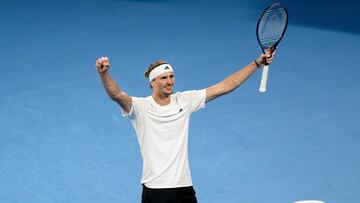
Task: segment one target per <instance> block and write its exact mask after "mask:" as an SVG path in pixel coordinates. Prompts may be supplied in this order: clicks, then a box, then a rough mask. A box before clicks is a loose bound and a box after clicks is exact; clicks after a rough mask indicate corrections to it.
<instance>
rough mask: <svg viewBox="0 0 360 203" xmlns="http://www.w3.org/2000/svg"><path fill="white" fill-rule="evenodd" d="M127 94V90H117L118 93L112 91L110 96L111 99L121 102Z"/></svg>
mask: <svg viewBox="0 0 360 203" xmlns="http://www.w3.org/2000/svg"><path fill="white" fill-rule="evenodd" d="M126 95H127V94H126V93H125V92H121V91H120V92H116V93H110V94H109V97H110V99H111V100H113V101H116V102H119V101H121V100H122V98H124V97H125V96H126Z"/></svg>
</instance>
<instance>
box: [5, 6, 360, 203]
mask: <svg viewBox="0 0 360 203" xmlns="http://www.w3.org/2000/svg"><path fill="white" fill-rule="evenodd" d="M268 3H269V1H250V0H249V1H239V2H237V1H235V0H233V1H232V0H227V1H190V0H185V1H180V0H173V1H165V0H157V1H146V0H137V1H135V0H134V1H121V0H102V1H97V0H89V1H85V0H81V1H70V0H65V1H45V0H43V1H41V0H35V1H25V0H23V1H11V2H10V1H9V2H4V3H2V5H1V7H0V16H1V18H0V25H1V28H2V31H1V33H2V34H1V39H0V51H1V54H0V59H1V65H0V71H1V73H0V199H1V202H3V203H65V202H66V203H67V202H70V203H104V202H106V203H115V202H116V203H118V202H124V203H132V202H140V194H141V185H140V178H141V170H142V159H141V156H140V150H139V146H138V143H137V139H136V135H135V132H134V130H133V128H132V126H131V124H130V122H129V121H128V120H127V119H125V118H123V117H122V116H121V114H120V109H119V107H118V106H117V105H116V104H115V103H113V102H112V101H111V100H110V99H108V97H107V96H106V94H105V92H104V90H103V87H102V85H101V83H100V80H99V78H98V75H97V73H96V71H95V66H94V65H95V60H96V59H97V58H98V57H100V56H108V57H109V58H110V60H111V64H112V67H111V70H110V71H111V74H112V76H113V77H114V79H115V80H116V81H117V82H118V83H119V84H120V86H121V87H122V89H124V90H125V91H126V92H128V93H129V94H130V95H133V96H148V95H149V94H151V90H150V88H149V85H148V81H147V80H146V79H145V78H144V77H143V73H144V71H145V69H146V68H147V66H148V64H150V63H151V62H153V61H154V60H158V59H164V60H167V61H169V62H170V63H171V64H172V65H173V67H174V68H175V74H176V86H175V91H184V90H191V89H201V88H206V87H208V86H210V85H213V84H215V83H217V82H220V81H221V80H222V79H224V78H225V77H226V76H228V75H229V74H231V73H233V72H235V71H237V70H239V69H240V68H242V67H243V66H245V65H247V63H249V62H251V61H252V60H254V59H255V58H256V57H257V56H258V55H259V54H260V48H259V46H258V44H257V41H256V36H255V27H256V21H257V17H258V15H259V14H260V12H261V11H262V10H263V9H264V7H265V6H266V5H267V4H268ZM283 3H284V4H285V5H288V8H289V13H290V19H289V20H290V24H289V27H288V30H287V33H286V36H285V39H284V41H283V42H282V44H280V47H279V49H278V51H277V57H276V60H275V61H274V63H273V64H272V65H271V66H270V72H269V84H268V92H267V93H265V94H261V93H259V91H258V88H259V84H260V76H261V71H258V72H257V73H256V74H254V75H253V77H251V78H250V79H249V80H248V81H247V82H246V83H245V84H243V86H241V87H240V88H239V89H237V90H236V91H234V92H232V93H231V94H229V95H225V96H223V97H221V98H219V99H217V100H214V101H212V102H210V103H208V104H207V107H206V108H205V109H203V110H201V111H199V112H196V113H195V114H193V117H192V120H191V123H190V144H189V145H190V152H189V153H190V154H189V159H190V166H191V169H192V177H193V183H194V187H195V189H196V191H197V198H198V200H199V202H201V203H220V202H226V203H291V202H294V201H297V200H303V199H319V200H323V201H325V202H327V203H345V202H346V203H358V202H360V196H359V194H360V147H359V146H360V145H359V144H360V125H359V123H360V117H359V113H360V106H359V103H360V93H359V88H360V82H359V75H360V67H359V65H358V64H359V63H358V56H359V54H360V51H359V47H360V31H359V29H360V28H359V27H358V22H359V19H360V17H359V14H358V13H357V11H356V8H358V6H359V3H356V2H355V1H345V2H342V3H341V4H340V3H336V2H335V1H319V2H318V3H313V2H311V1H305V2H304V3H302V4H301V5H297V4H296V3H292V2H291V1H284V2H283ZM306 3H310V4H311V6H310V7H309V8H306V6H305V5H306ZM299 4H300V3H299ZM324 8H328V9H331V11H332V12H331V13H332V14H331V15H330V14H329V13H328V12H326V11H324V10H322V9H324ZM305 14H306V15H305ZM334 16H336V18H335V17H334Z"/></svg>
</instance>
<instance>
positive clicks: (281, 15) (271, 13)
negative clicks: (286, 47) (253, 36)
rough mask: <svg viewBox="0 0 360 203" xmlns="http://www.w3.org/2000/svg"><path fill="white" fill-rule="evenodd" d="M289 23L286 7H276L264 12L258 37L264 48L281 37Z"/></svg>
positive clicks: (270, 45)
mask: <svg viewBox="0 0 360 203" xmlns="http://www.w3.org/2000/svg"><path fill="white" fill-rule="evenodd" d="M286 24H287V12H286V10H285V9H284V8H282V7H280V8H278V7H274V8H270V9H268V10H267V11H266V12H264V14H263V16H262V17H261V19H260V21H259V24H258V39H259V42H260V45H261V46H262V48H263V49H268V48H270V47H272V46H273V45H274V44H277V42H278V41H279V40H280V39H281V37H282V35H283V33H284V30H285V29H286Z"/></svg>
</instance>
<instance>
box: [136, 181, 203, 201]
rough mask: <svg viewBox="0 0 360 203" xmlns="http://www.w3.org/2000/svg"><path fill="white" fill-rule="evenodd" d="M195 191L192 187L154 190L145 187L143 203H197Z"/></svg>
mask: <svg viewBox="0 0 360 203" xmlns="http://www.w3.org/2000/svg"><path fill="white" fill-rule="evenodd" d="M195 194H196V193H195V190H194V188H193V187H192V186H190V187H179V188H165V189H152V188H148V187H146V186H145V185H143V191H142V196H141V202H142V203H197V200H196V197H195Z"/></svg>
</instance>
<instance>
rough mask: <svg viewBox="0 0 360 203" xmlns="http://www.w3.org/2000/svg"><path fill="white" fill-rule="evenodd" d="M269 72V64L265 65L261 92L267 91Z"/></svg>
mask: <svg viewBox="0 0 360 203" xmlns="http://www.w3.org/2000/svg"><path fill="white" fill-rule="evenodd" d="M268 73H269V66H264V67H263V71H262V75H261V83H260V88H259V91H260V92H261V93H264V92H266V85H267V79H268Z"/></svg>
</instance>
